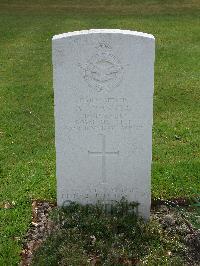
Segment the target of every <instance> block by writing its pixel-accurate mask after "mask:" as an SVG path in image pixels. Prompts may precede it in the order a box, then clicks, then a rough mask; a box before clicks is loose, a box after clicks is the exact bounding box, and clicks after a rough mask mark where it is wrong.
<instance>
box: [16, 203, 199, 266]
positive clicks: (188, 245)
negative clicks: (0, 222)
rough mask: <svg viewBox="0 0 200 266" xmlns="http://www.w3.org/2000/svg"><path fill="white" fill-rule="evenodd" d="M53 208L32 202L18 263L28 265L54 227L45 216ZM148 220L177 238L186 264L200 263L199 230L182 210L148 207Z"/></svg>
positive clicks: (51, 205) (159, 205) (50, 205)
mask: <svg viewBox="0 0 200 266" xmlns="http://www.w3.org/2000/svg"><path fill="white" fill-rule="evenodd" d="M184 203H185V202H184ZM183 205H184V204H183ZM54 208H56V206H55V204H52V203H49V202H45V201H33V203H32V224H31V227H30V229H29V231H28V232H27V235H26V238H25V241H24V245H23V250H22V253H21V257H22V261H21V263H20V265H21V266H28V265H30V264H31V261H32V258H33V254H34V252H35V251H36V250H37V249H38V248H39V247H40V245H41V244H42V243H43V242H44V241H45V239H46V238H47V236H49V234H50V233H52V231H53V230H56V225H55V224H54V223H53V221H52V220H51V219H50V218H49V214H50V212H51V211H52V210H53V209H54ZM150 219H151V220H154V221H157V222H158V223H159V224H160V225H161V227H162V229H163V230H164V231H165V232H167V234H170V235H178V236H179V237H180V240H181V242H182V244H183V246H184V248H183V252H182V254H181V256H183V257H184V259H185V262H186V265H194V266H195V265H200V252H199V251H200V230H198V229H196V228H194V227H193V225H192V224H191V223H190V222H189V220H188V219H187V215H186V213H185V212H184V213H183V212H182V211H180V210H179V209H178V210H177V209H176V208H174V207H170V206H168V205H167V206H166V205H164V204H158V205H157V206H154V207H153V208H152V210H151V217H150Z"/></svg>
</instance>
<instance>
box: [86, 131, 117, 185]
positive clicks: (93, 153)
mask: <svg viewBox="0 0 200 266" xmlns="http://www.w3.org/2000/svg"><path fill="white" fill-rule="evenodd" d="M100 136H101V137H102V150H101V151H88V154H89V155H95V156H101V158H102V171H101V176H102V184H104V183H106V156H107V155H119V151H106V136H105V135H103V134H101V135H100Z"/></svg>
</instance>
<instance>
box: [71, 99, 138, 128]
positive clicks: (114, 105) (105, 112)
mask: <svg viewBox="0 0 200 266" xmlns="http://www.w3.org/2000/svg"><path fill="white" fill-rule="evenodd" d="M75 108H76V110H75V113H76V118H77V119H75V121H74V125H73V127H74V129H77V130H83V131H87V130H95V131H107V130H115V129H116V128H120V129H123V130H129V129H132V128H133V127H135V125H134V124H133V121H132V120H131V118H130V113H131V106H130V105H129V102H128V99H127V98H124V97H105V98H92V97H91V98H90V97H81V98H79V99H78V100H77V103H76V105H75Z"/></svg>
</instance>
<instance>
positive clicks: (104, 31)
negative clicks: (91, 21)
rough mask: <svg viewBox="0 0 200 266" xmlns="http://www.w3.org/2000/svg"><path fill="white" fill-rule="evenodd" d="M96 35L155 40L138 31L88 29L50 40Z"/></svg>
mask: <svg viewBox="0 0 200 266" xmlns="http://www.w3.org/2000/svg"><path fill="white" fill-rule="evenodd" d="M97 33H114V34H115V33H116V34H117V33H118V34H126V35H133V36H139V37H144V38H149V39H153V40H155V38H154V36H153V35H152V34H148V33H144V32H139V31H131V30H120V29H90V30H81V31H73V32H67V33H62V34H58V35H54V36H53V38H52V40H53V41H54V40H58V39H63V38H67V37H73V36H78V35H87V34H97Z"/></svg>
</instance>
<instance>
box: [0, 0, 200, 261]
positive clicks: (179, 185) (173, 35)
mask: <svg viewBox="0 0 200 266" xmlns="http://www.w3.org/2000/svg"><path fill="white" fill-rule="evenodd" d="M199 13H200V3H199V1H198V0H192V1H189V0H187V1H186V0H183V1H172V0H171V1H164V0H163V1H162V0H154V1H153V0H149V1H147V0H145V1H131V0H115V1H114V0H112V1H106V0H103V1H91V0H90V1H89V0H85V1H80V0H79V1H78V0H73V1H69V0H68V1H64V0H59V1H53V0H45V1H42V3H41V1H39V0H37V1H25V0H20V1H17V0H10V1H8V0H7V1H6V0H1V2H0V107H1V108H0V119H1V123H0V128H1V129H0V138H1V142H0V145H1V146H0V175H1V179H0V182H1V186H0V205H1V210H0V229H1V230H0V231H1V233H0V239H1V245H0V252H1V253H0V254H1V255H0V265H16V264H17V263H18V261H19V253H20V249H21V246H20V245H21V241H19V240H16V239H18V238H16V237H20V238H21V239H22V238H23V236H24V234H25V232H26V230H27V228H28V226H29V223H30V221H31V200H32V199H36V198H39V199H47V200H53V201H55V199H56V178H55V148H54V118H53V88H52V66H51V38H52V36H53V35H54V34H58V33H62V32H67V31H74V30H81V29H89V28H121V29H130V30H137V31H143V32H148V33H152V34H153V35H154V36H155V37H156V64H155V95H154V128H153V168H152V196H153V197H161V198H165V199H168V198H171V197H190V196H191V195H193V194H194V192H193V188H195V189H196V190H197V191H200V182H199V177H200V156H199V155H200V154H199V150H200V149H199V143H200V134H199V133H200V129H199V128H200V122H199V115H200V107H199V100H200V91H199V85H200V75H199V69H200V61H199V58H200V48H199V43H200V30H199V29H200V20H199ZM6 201H8V202H10V203H11V202H12V201H14V203H15V205H14V204H13V208H9V209H5V208H4V206H5V202H6Z"/></svg>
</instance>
